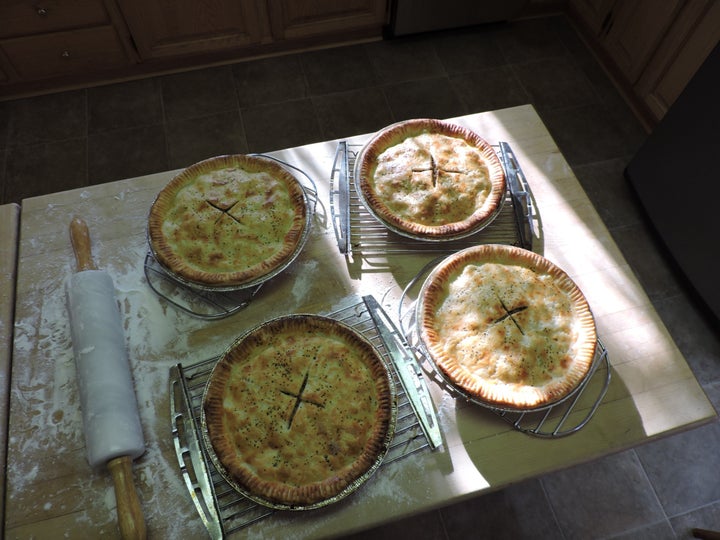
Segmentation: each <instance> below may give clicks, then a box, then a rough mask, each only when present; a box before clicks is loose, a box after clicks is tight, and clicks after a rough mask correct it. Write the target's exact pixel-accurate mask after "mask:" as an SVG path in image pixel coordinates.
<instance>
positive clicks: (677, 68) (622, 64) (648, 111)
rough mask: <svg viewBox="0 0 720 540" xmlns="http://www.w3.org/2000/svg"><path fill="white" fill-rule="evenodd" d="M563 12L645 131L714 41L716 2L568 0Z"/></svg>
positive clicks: (718, 29)
mask: <svg viewBox="0 0 720 540" xmlns="http://www.w3.org/2000/svg"><path fill="white" fill-rule="evenodd" d="M568 7H569V13H570V16H571V18H573V19H574V20H575V21H576V23H577V25H578V26H579V29H580V30H581V32H582V33H583V34H584V35H585V36H586V38H587V39H588V41H589V44H590V45H591V47H593V49H594V50H595V51H596V52H597V54H598V57H599V59H600V61H601V62H602V63H603V64H604V65H605V67H606V68H607V69H608V72H609V73H610V75H611V76H612V77H613V78H614V79H615V82H616V83H617V84H618V86H619V87H620V89H621V91H623V92H624V93H625V95H626V97H627V98H628V101H629V102H630V103H631V105H632V106H633V107H634V109H635V111H636V112H637V114H638V117H639V118H640V120H641V121H643V123H644V124H645V125H646V127H647V128H648V129H649V130H651V129H652V128H653V127H654V126H655V125H656V124H657V123H658V122H659V121H660V119H661V118H662V117H663V116H664V114H665V112H666V111H667V108H668V107H669V106H670V105H671V104H672V102H673V101H674V100H675V98H677V96H678V95H679V94H680V92H681V91H682V89H683V88H684V87H685V85H686V84H687V83H688V82H689V81H690V79H691V78H692V76H693V75H694V74H695V72H696V71H697V69H698V68H699V67H700V65H701V64H702V62H703V61H704V60H705V58H706V57H707V55H708V54H709V53H710V51H711V50H712V48H713V47H714V46H715V45H716V44H717V43H718V40H719V39H720V15H719V14H718V13H720V2H717V1H716V0H663V1H662V2H657V1H656V0H569V3H568Z"/></svg>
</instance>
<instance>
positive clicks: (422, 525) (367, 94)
mask: <svg viewBox="0 0 720 540" xmlns="http://www.w3.org/2000/svg"><path fill="white" fill-rule="evenodd" d="M524 103H532V104H533V105H534V106H535V107H536V109H537V110H538V112H539V113H540V115H541V117H542V119H543V121H544V122H545V124H546V125H547V127H548V129H549V130H550V132H551V133H552V135H553V137H554V138H555V140H556V141H557V143H558V145H559V146H560V148H561V150H562V151H563V153H564V155H565V156H566V158H567V160H568V162H569V163H570V165H571V166H572V167H573V169H574V171H575V173H576V174H577V176H578V178H579V179H580V181H581V183H582V184H583V186H584V187H585V189H586V190H587V192H588V194H589V196H590V198H591V199H592V201H593V202H594V203H595V204H596V206H597V209H598V211H599V212H600V214H601V216H602V218H603V219H604V220H605V223H606V224H607V226H608V228H609V229H610V231H611V232H612V234H613V236H614V238H615V240H616V241H617V243H618V245H619V246H620V248H621V249H622V250H623V252H624V253H625V256H626V257H627V259H628V262H629V263H630V264H631V266H632V267H633V268H634V270H635V271H636V273H637V274H638V277H639V279H640V281H641V282H642V283H643V285H644V287H645V288H646V290H647V292H648V294H649V296H650V298H651V300H652V301H653V303H654V305H655V307H656V308H657V310H658V312H659V314H660V316H661V317H662V319H663V321H664V322H665V324H666V326H667V327H668V329H669V331H670V332H671V334H672V335H673V337H674V338H675V340H676V342H677V344H678V346H679V347H680V349H681V350H682V352H683V353H684V355H685V357H686V358H687V360H688V362H689V364H690V366H691V367H692V368H693V370H694V371H695V374H696V376H697V378H698V380H699V381H700V383H701V384H702V386H703V388H704V389H705V390H706V392H707V393H708V395H709V396H710V399H711V400H712V401H713V403H714V404H715V406H716V408H718V407H720V338H719V337H718V327H717V321H716V320H713V319H712V318H711V317H710V316H708V315H707V313H706V311H705V310H704V309H703V307H702V305H699V304H698V303H697V302H696V300H695V298H694V297H693V294H692V292H690V291H688V290H687V288H686V285H685V283H684V281H683V280H682V278H681V277H679V276H678V274H677V273H676V270H675V267H674V266H673V264H672V263H671V262H669V261H668V259H667V258H666V256H665V253H664V251H663V249H662V248H661V246H660V244H659V243H658V241H657V240H656V238H655V237H654V235H653V232H652V230H651V229H650V228H649V226H648V225H647V224H646V222H645V220H644V217H643V213H642V211H641V208H640V206H639V205H638V203H637V201H636V200H635V198H634V194H633V192H632V191H631V189H630V188H629V186H628V184H627V183H626V181H625V180H624V179H623V175H622V173H623V169H624V167H625V165H626V164H627V163H628V161H629V159H630V158H631V156H632V155H633V154H634V152H635V151H636V150H637V149H638V148H639V146H640V145H641V144H642V141H643V140H644V137H645V134H644V132H643V131H642V129H641V127H640V125H639V124H638V123H637V121H636V120H635V119H634V117H633V116H632V114H631V113H630V111H629V110H628V108H627V107H626V106H625V104H624V102H623V100H622V99H621V97H620V96H619V95H618V93H617V92H616V91H615V89H614V87H613V85H612V84H611V83H610V81H609V80H608V79H607V77H606V76H605V75H604V72H603V71H602V69H601V68H600V67H599V65H598V64H597V63H596V62H595V60H594V59H593V57H592V55H591V54H590V53H589V52H588V50H587V49H586V47H585V46H584V44H583V43H582V41H581V40H580V39H579V38H578V36H577V34H576V33H575V31H574V30H573V28H572V26H571V25H570V24H569V23H568V21H567V20H566V19H565V18H564V17H563V16H553V17H545V18H538V19H531V20H523V21H517V22H513V23H508V24H496V25H488V26H484V27H478V28H474V29H467V30H456V31H448V32H442V33H436V34H432V35H422V36H413V37H407V38H402V39H398V40H393V41H383V42H375V43H370V44H365V45H355V46H349V47H343V48H337V49H332V50H323V51H317V52H307V53H301V54H296V55H290V56H283V57H278V58H269V59H264V60H259V61H252V62H247V63H238V64H235V65H228V66H224V67H216V68H212V69H204V70H200V71H195V72H189V73H181V74H177V75H168V76H162V77H156V78H150V79H145V80H139V81H134V82H127V83H123V84H114V85H110V86H103V87H97V88H88V89H83V90H77V91H70V92H63V93H58V94H53V95H47V96H42V97H35V98H29V99H21V100H16V101H8V102H0V186H2V191H1V192H0V197H1V202H3V203H4V202H12V201H15V202H20V201H21V200H22V199H23V198H26V197H31V196H35V195H40V194H43V193H47V192H55V191H61V190H64V189H70V188H76V187H82V186H86V185H90V184H96V183H101V182H109V181H112V180H118V179H122V178H127V177H132V176H138V175H143V174H148V173H152V172H157V171H163V170H168V169H174V168H180V167H183V166H186V165H189V164H190V163H193V162H195V161H198V160H200V159H203V158H206V157H210V156H213V155H217V154H222V153H230V152H262V151H271V150H275V149H279V148H285V147H290V146H296V145H302V144H307V143H311V142H316V141H321V140H326V139H332V138H337V137H343V136H349V135H353V134H358V133H365V132H371V131H374V130H376V129H378V128H381V127H383V126H385V125H387V124H389V123H391V122H394V121H398V120H401V119H405V118H409V117H417V116H429V117H439V118H443V117H451V116H457V115H462V114H467V113H470V112H476V111H482V110H488V109H497V108H502V107H508V106H514V105H519V104H524ZM691 527H702V528H707V529H715V530H720V422H717V421H716V422H713V423H711V424H708V425H705V426H703V427H700V428H697V429H693V430H690V431H687V432H685V433H682V434H677V435H673V436H670V437H667V438H664V439H661V440H658V441H656V442H652V443H649V444H646V445H644V446H642V447H638V448H635V449H632V450H628V451H624V452H621V453H618V454H615V455H611V456H609V457H607V458H604V459H601V460H598V461H595V462H592V463H587V464H583V465H578V466H575V467H572V468H570V469H567V470H564V471H562V472H558V473H554V474H550V475H547V476H545V477H542V478H537V479H533V480H529V481H526V482H523V483H521V484H518V485H515V486H512V487H510V488H508V489H505V490H502V491H500V492H494V493H491V494H488V495H484V496H482V497H479V498H475V499H472V500H468V501H465V502H462V503H460V504H456V505H454V506H451V507H448V508H441V509H438V510H436V511H433V512H429V513H426V514H423V515H421V516H418V517H415V518H413V519H411V520H406V521H402V522H398V523H394V524H390V525H387V526H385V527H382V528H380V529H376V530H373V531H369V532H367V533H361V534H357V535H355V536H353V538H355V539H358V540H359V539H364V538H368V539H369V538H395V537H402V538H405V537H415V538H437V539H454V538H465V537H471V538H492V539H504V538H508V539H510V538H512V539H522V538H532V539H535V538H553V539H554V538H560V539H574V538H581V539H585V538H617V539H619V538H628V539H630V538H633V539H638V538H639V539H642V538H648V539H650V538H652V539H672V538H690V537H691V533H690V528H691Z"/></svg>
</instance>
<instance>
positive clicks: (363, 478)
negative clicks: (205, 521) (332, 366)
mask: <svg viewBox="0 0 720 540" xmlns="http://www.w3.org/2000/svg"><path fill="white" fill-rule="evenodd" d="M307 316H312V317H318V318H324V319H331V320H332V321H333V323H335V324H338V325H340V326H342V327H344V328H345V329H346V330H348V331H350V332H352V333H353V334H355V335H356V336H357V337H358V338H359V339H361V340H362V341H363V342H364V343H365V344H366V345H368V346H369V347H370V348H371V349H372V350H373V351H374V352H375V354H376V355H377V357H378V358H379V359H380V361H381V364H382V366H383V369H384V372H385V376H386V379H387V381H388V388H389V390H390V404H391V405H390V419H389V421H388V429H387V432H386V434H385V438H384V440H383V442H382V448H381V451H380V452H378V455H377V457H376V458H375V461H374V462H373V464H372V465H371V466H370V467H369V468H368V469H367V470H366V471H365V472H363V473H362V474H361V475H359V476H358V477H357V478H355V479H354V480H353V481H352V482H351V483H350V484H348V485H347V486H346V487H345V488H344V489H343V490H342V491H340V492H339V493H337V494H335V495H333V496H331V497H328V498H326V499H323V500H322V501H318V502H315V503H312V504H307V505H290V504H283V503H278V502H275V501H270V500H268V499H266V498H264V497H261V496H259V495H257V494H255V493H253V492H251V491H249V490H247V489H246V488H244V487H243V486H241V485H240V484H239V483H238V482H237V481H236V480H235V479H234V478H233V477H232V476H231V475H230V474H229V473H228V471H227V469H226V468H225V466H224V465H223V464H222V462H221V461H220V459H219V458H218V456H217V454H216V453H215V450H214V448H213V445H212V443H211V442H210V436H209V433H208V429H207V420H206V416H205V408H204V406H203V405H202V404H203V403H205V397H206V394H207V391H208V387H209V386H210V381H211V380H212V371H214V369H215V368H214V367H213V370H212V371H211V373H210V376H209V377H208V380H207V382H206V384H205V388H204V390H203V394H202V399H201V401H200V403H201V405H200V431H201V434H202V442H203V449H204V450H205V452H206V455H207V456H208V458H209V459H210V461H211V462H212V464H213V466H214V467H215V469H216V470H217V472H218V474H219V475H220V476H221V477H222V478H223V480H224V481H225V482H226V483H227V484H228V485H229V486H230V487H231V488H232V489H234V490H235V491H236V492H237V493H239V494H240V495H242V496H243V497H246V498H247V499H249V500H251V501H253V502H255V503H257V504H259V505H261V506H264V507H266V508H270V509H272V510H290V511H305V510H316V509H319V508H324V507H326V506H329V505H332V504H334V503H337V502H339V501H341V500H342V499H344V498H346V497H348V496H349V495H351V494H353V493H355V492H356V491H357V490H358V489H359V488H360V487H362V486H363V485H364V484H365V482H367V481H368V480H369V479H370V477H371V476H372V475H373V474H374V473H375V472H376V471H377V469H378V468H379V467H380V466H381V465H382V462H383V460H384V459H385V456H386V454H387V452H388V450H389V449H390V446H391V444H392V441H393V439H394V437H395V426H396V423H397V413H398V410H397V409H398V394H397V388H396V387H395V382H394V379H393V377H392V375H391V368H390V367H389V366H388V363H387V361H386V359H385V357H384V356H383V354H382V353H381V352H380V351H379V350H378V349H377V347H376V346H375V345H373V343H372V342H371V341H370V340H369V339H368V338H366V337H365V336H364V335H362V334H361V333H360V332H358V331H357V330H355V329H354V328H352V327H350V326H348V325H347V324H345V323H342V322H340V321H338V320H336V319H332V318H330V317H324V316H320V315H310V314H302V313H300V314H295V315H289V316H284V317H278V318H287V317H307ZM275 320H276V319H270V320H268V321H265V322H263V323H260V324H258V325H256V326H254V327H253V328H251V329H249V330H248V331H246V332H245V333H243V334H242V335H241V336H240V337H238V338H237V339H236V340H235V341H233V343H232V344H230V346H229V347H227V349H225V351H224V352H223V354H222V355H221V356H220V359H222V358H224V357H225V355H226V354H228V353H229V351H230V350H231V349H232V348H233V347H234V346H235V344H236V343H238V342H240V341H241V340H243V339H244V338H245V337H247V336H248V335H250V334H251V333H252V332H254V331H256V330H258V329H259V328H261V327H262V326H264V325H266V324H269V323H272V322H273V321H275Z"/></svg>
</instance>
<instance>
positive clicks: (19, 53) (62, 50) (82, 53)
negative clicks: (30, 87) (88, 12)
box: [0, 26, 131, 80]
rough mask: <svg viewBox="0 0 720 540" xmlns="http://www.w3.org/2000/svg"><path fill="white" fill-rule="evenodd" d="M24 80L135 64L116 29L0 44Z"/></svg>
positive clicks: (45, 36) (101, 27)
mask: <svg viewBox="0 0 720 540" xmlns="http://www.w3.org/2000/svg"><path fill="white" fill-rule="evenodd" d="M0 47H2V49H3V51H4V52H5V55H6V56H7V57H8V59H9V60H10V63H11V64H12V66H13V68H14V69H15V71H16V72H17V74H18V75H19V77H20V78H21V79H26V80H31V79H42V78H45V77H55V76H58V75H65V74H72V73H78V72H97V71H101V70H105V69H113V68H117V67H121V66H126V65H128V64H130V63H131V60H130V59H129V58H128V56H127V55H126V53H125V50H124V49H123V46H122V43H121V42H120V39H119V38H118V35H117V33H116V32H115V29H114V28H113V27H112V26H99V27H95V28H85V29H83V30H72V31H69V32H56V33H53V34H46V35H40V36H31V37H23V38H15V39H7V40H4V41H0Z"/></svg>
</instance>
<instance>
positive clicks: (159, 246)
mask: <svg viewBox="0 0 720 540" xmlns="http://www.w3.org/2000/svg"><path fill="white" fill-rule="evenodd" d="M238 166H239V167H241V168H244V169H245V170H247V171H250V172H270V173H272V174H273V175H275V176H276V177H277V178H282V179H283V180H284V182H285V185H286V186H288V189H289V193H290V198H291V200H292V203H293V208H294V209H295V217H294V219H293V225H292V227H291V229H290V230H289V231H288V232H287V234H286V235H285V244H284V246H283V249H282V250H281V251H279V252H277V253H275V254H274V255H273V256H272V257H270V258H269V259H267V260H265V261H263V262H261V263H259V264H256V265H255V266H253V267H250V268H248V269H244V270H240V271H237V272H210V271H203V270H200V269H197V268H194V267H192V266H191V265H189V264H188V263H187V262H186V261H185V259H184V258H183V257H182V256H181V255H179V254H178V253H177V252H176V250H175V249H173V248H172V246H170V244H169V243H168V242H167V240H166V238H165V237H164V234H163V232H162V226H163V221H164V215H165V214H166V213H167V212H168V211H169V210H170V208H171V207H172V204H173V201H174V199H175V196H176V195H177V194H178V193H179V192H180V190H182V189H183V188H184V187H185V186H187V185H189V184H191V183H192V182H193V181H194V179H195V178H196V177H197V176H199V175H201V174H204V173H207V172H210V171H214V170H220V169H224V168H229V167H238ZM308 212H309V210H308V205H307V200H306V196H305V191H304V190H303V188H302V186H301V184H300V183H299V181H298V180H297V178H295V176H293V175H292V174H291V173H290V172H289V171H288V170H287V169H285V168H284V167H282V166H281V165H279V164H278V163H276V162H275V161H273V160H270V159H267V158H264V157H261V156H249V155H245V154H228V155H222V156H216V157H212V158H209V159H206V160H203V161H199V162H197V163H194V164H193V165H190V166H189V167H187V168H186V169H184V170H182V171H180V172H179V173H178V174H177V175H176V176H175V177H173V178H172V179H171V180H170V182H168V183H167V184H166V185H165V186H164V187H163V188H162V189H161V190H160V192H159V193H158V195H157V196H156V198H155V200H154V201H153V203H152V205H151V207H150V211H149V214H148V226H147V236H148V242H149V244H150V249H151V251H152V253H153V256H154V257H155V259H156V260H157V261H158V262H159V263H160V265H161V266H163V268H165V269H166V270H167V271H168V272H169V273H170V274H171V275H174V276H176V277H177V278H178V279H179V280H180V281H185V282H189V283H190V284H193V285H198V286H201V287H209V288H215V287H217V288H228V287H241V286H243V285H246V284H249V283H251V282H252V284H255V283H257V281H258V280H260V279H261V278H262V277H263V276H267V275H269V274H271V273H272V272H273V271H274V270H276V269H278V268H279V267H281V266H283V265H284V264H286V263H287V262H288V261H289V260H291V259H292V258H293V257H294V255H295V254H296V250H297V248H298V246H299V244H300V242H301V241H302V238H303V235H304V233H305V232H306V228H307V227H308V220H307V216H308Z"/></svg>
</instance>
